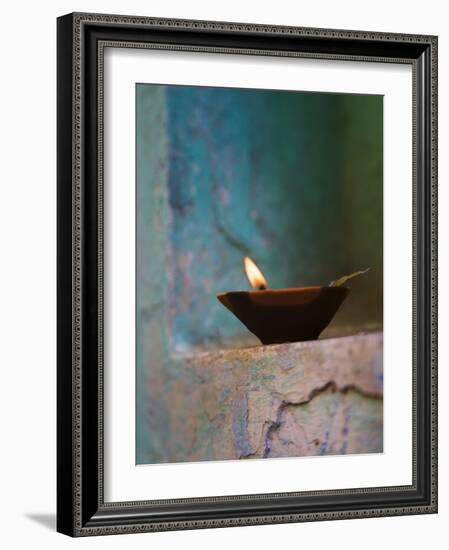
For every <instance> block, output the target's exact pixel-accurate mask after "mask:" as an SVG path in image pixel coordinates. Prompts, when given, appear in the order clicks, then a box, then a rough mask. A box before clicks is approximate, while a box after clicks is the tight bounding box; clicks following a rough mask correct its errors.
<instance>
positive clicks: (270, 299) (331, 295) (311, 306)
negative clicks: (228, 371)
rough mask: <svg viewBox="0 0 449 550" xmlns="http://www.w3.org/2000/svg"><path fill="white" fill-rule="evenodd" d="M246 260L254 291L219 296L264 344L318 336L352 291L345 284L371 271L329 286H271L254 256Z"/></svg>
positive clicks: (302, 339)
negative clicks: (253, 259)
mask: <svg viewBox="0 0 449 550" xmlns="http://www.w3.org/2000/svg"><path fill="white" fill-rule="evenodd" d="M243 263H244V268H245V272H246V275H247V277H248V279H249V282H250V283H251V285H252V287H253V289H254V290H251V291H236V292H224V293H221V294H218V295H217V298H218V299H219V300H220V302H221V303H222V304H223V305H224V306H225V307H227V308H228V309H229V310H230V311H231V312H232V313H233V314H234V315H235V316H236V317H237V318H238V319H239V320H240V321H241V322H242V323H243V324H244V325H245V326H246V328H247V329H248V330H249V331H250V332H252V333H253V334H255V335H256V336H257V337H258V338H259V340H260V341H261V342H262V343H263V344H280V343H284V342H300V341H304V340H315V339H317V338H318V337H319V335H320V334H321V332H322V331H323V330H324V329H325V328H326V327H327V325H328V324H329V323H330V322H331V320H332V318H333V317H334V315H335V314H336V312H337V310H338V308H339V307H340V305H341V304H342V303H343V301H344V299H345V298H346V296H347V295H348V293H349V288H348V287H346V286H343V285H344V283H346V281H348V280H349V279H352V278H353V277H355V276H357V275H361V274H362V273H366V271H368V270H367V269H366V270H364V271H358V272H356V273H352V274H351V275H346V276H344V277H341V278H340V279H338V280H336V281H333V282H332V283H330V284H329V285H328V286H308V287H299V288H282V289H269V288H268V286H267V281H266V279H265V277H264V276H263V273H262V272H261V270H260V269H259V268H258V267H257V265H256V264H255V263H254V262H253V261H252V260H251V258H248V257H247V258H245V259H244V262H243Z"/></svg>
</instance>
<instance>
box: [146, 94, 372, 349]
mask: <svg viewBox="0 0 449 550" xmlns="http://www.w3.org/2000/svg"><path fill="white" fill-rule="evenodd" d="M137 130H138V132H137V162H138V170H137V218H138V224H137V242H138V249H137V256H138V272H137V297H138V300H137V301H138V306H137V319H138V324H139V322H140V321H141V322H142V323H145V319H146V318H147V317H149V316H151V311H152V309H154V308H162V310H163V315H162V317H161V318H163V319H164V324H165V329H166V330H165V332H164V334H165V336H164V337H166V338H167V340H168V345H169V347H170V349H171V350H172V351H173V350H174V351H187V350H189V349H192V348H197V347H200V348H210V347H212V348H213V347H222V346H232V345H244V344H247V343H251V342H252V341H253V340H252V336H251V335H250V334H249V333H248V331H247V330H246V329H245V328H244V327H243V326H242V325H241V324H240V322H239V321H237V320H236V319H235V318H234V317H233V316H232V315H231V314H230V313H229V311H227V310H226V309H225V308H223V306H222V305H221V304H220V303H219V302H218V301H217V299H216V294H217V293H218V292H222V291H228V290H243V289H247V288H248V282H247V280H246V277H245V275H244V273H243V269H242V259H243V257H244V256H245V255H249V256H251V257H252V258H254V259H255V260H256V262H257V263H258V264H259V266H260V267H261V268H262V270H263V271H264V273H265V275H266V277H267V279H268V283H269V285H270V286H271V287H273V288H280V287H289V286H301V285H308V284H319V283H324V284H326V283H328V282H330V281H331V280H333V279H335V278H337V277H339V276H341V275H343V274H345V273H350V272H352V271H355V270H358V269H362V268H364V267H371V271H370V273H369V274H368V275H366V276H365V277H364V278H361V279H360V280H358V281H357V282H354V284H353V285H352V286H353V288H352V292H351V294H350V297H349V298H348V300H347V302H346V303H345V304H344V306H343V307H342V308H341V310H340V311H339V313H338V315H337V316H336V318H335V320H334V322H333V323H332V325H331V326H330V327H329V331H330V332H329V333H330V334H332V331H334V332H337V333H349V332H354V331H358V330H362V329H367V328H379V327H380V326H381V324H382V97H380V96H353V95H339V94H318V93H301V92H283V91H265V90H243V89H223V88H207V87H188V86H159V85H149V84H139V85H138V86H137ZM155 201H156V205H155ZM155 215H156V216H157V219H158V223H157V224H156V225H155V223H154V219H153V218H154V216H155ZM139 320H140V321H139ZM138 330H139V329H138ZM138 355H139V351H138Z"/></svg>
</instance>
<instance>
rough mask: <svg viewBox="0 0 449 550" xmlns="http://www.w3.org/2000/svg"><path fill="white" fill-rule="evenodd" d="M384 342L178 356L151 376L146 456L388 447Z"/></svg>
mask: <svg viewBox="0 0 449 550" xmlns="http://www.w3.org/2000/svg"><path fill="white" fill-rule="evenodd" d="M382 344H383V342H382V334H381V333H369V334H359V335H354V336H347V337H342V338H334V339H325V340H317V341H313V342H300V343H293V344H281V345H274V346H259V347H254V348H246V349H239V350H227V351H222V352H213V353H204V354H202V355H199V356H196V357H191V358H187V357H178V358H172V359H171V364H170V368H169V369H167V372H166V373H165V374H164V375H162V373H161V372H159V373H158V374H157V376H153V377H152V390H153V392H154V395H155V396H157V400H158V401H157V402H158V403H160V404H161V406H160V407H158V406H155V405H153V406H152V407H151V408H149V409H148V422H149V423H150V424H151V427H152V430H153V434H154V436H155V441H157V442H158V446H157V447H154V449H153V451H152V452H151V453H149V454H148V455H147V458H146V461H147V462H184V461H203V460H233V459H234V460H235V459H251V458H269V457H289V456H313V455H329V454H333V455H335V454H351V453H379V452H382V451H383V447H382V442H383V365H382V363H383V361H382V358H383V345H382ZM168 373H169V374H168Z"/></svg>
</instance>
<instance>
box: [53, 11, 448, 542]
mask: <svg viewBox="0 0 449 550" xmlns="http://www.w3.org/2000/svg"><path fill="white" fill-rule="evenodd" d="M57 30H58V39H57V40H58V57H57V73H58V74H57V80H58V104H57V110H58V125H57V132H58V140H57V141H58V167H57V178H58V203H57V208H58V218H57V219H58V221H57V229H58V247H57V249H58V261H57V265H58V288H57V295H58V296H57V298H58V353H57V357H58V384H57V386H58V387H57V391H58V401H57V402H58V424H57V434H58V444H57V449H58V466H57V477H58V494H57V530H58V531H59V532H61V533H65V534H67V535H71V536H88V535H103V534H117V533H132V532H143V531H162V530H174V529H199V528H211V527H222V526H239V525H258V524H266V523H284V522H301V521H313V520H330V519H339V518H363V517H373V516H392V515H404V514H420V513H435V512H436V511H437V37H435V36H423V35H404V34H385V33H378V32H362V31H343V30H330V29H312V28H296V27H280V26H265V25H253V24H245V23H220V22H205V21H186V20H173V19H155V18H148V17H131V16H129V17H128V16H122V15H117V16H116V15H103V14H85V13H74V14H69V15H65V16H63V17H60V18H58V21H57ZM104 42H108V43H110V42H114V43H117V44H121V45H122V47H126V46H129V45H130V44H131V43H136V42H137V43H139V44H140V45H141V46H142V47H144V46H148V45H149V44H153V45H158V46H161V45H163V47H164V48H166V49H175V48H176V49H186V50H189V49H190V50H191V49H200V50H203V51H211V50H212V49H214V51H217V48H218V49H220V48H224V49H226V55H231V54H232V53H243V52H244V53H250V54H253V55H274V56H276V55H283V56H285V55H287V56H288V55H295V56H305V57H315V58H324V59H342V60H345V59H348V60H358V61H363V62H367V63H369V62H372V61H378V62H384V63H389V62H394V63H407V64H411V65H412V68H413V113H412V116H413V135H414V143H413V191H414V204H413V215H414V220H413V232H414V237H413V241H414V242H413V251H414V254H413V277H414V280H413V315H414V319H413V321H414V322H413V395H412V396H411V398H412V399H413V483H412V485H410V486H398V487H373V488H364V489H348V490H338V491H336V490H329V491H315V492H304V493H282V494H264V495H246V496H245V495H243V496H242V495H238V496H234V497H226V498H224V497H223V498H221V497H212V496H211V497H205V498H196V499H179V500H170V501H151V494H149V495H148V501H142V502H137V503H136V502H119V503H105V502H104V498H103V477H102V472H103V468H102V465H103V462H102V460H103V439H102V436H103V431H102V430H103V409H102V404H103V386H102V384H103V378H102V375H103V363H102V344H103V343H102V314H103V303H102V300H103V298H102V281H103V264H102V243H103V226H102V208H103V202H102V201H103V194H102V193H103V190H102V149H101V146H99V144H100V145H101V139H102V135H101V130H102V120H101V118H99V116H100V114H101V113H100V111H99V105H100V104H101V101H102V70H103V67H102V44H103V43H104ZM180 490H181V489H180Z"/></svg>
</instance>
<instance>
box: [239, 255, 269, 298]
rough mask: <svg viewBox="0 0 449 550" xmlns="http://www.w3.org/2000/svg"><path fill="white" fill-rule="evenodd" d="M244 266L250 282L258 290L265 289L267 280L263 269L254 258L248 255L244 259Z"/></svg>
mask: <svg viewBox="0 0 449 550" xmlns="http://www.w3.org/2000/svg"><path fill="white" fill-rule="evenodd" d="M243 266H244V268H245V273H246V276H247V277H248V280H249V282H250V283H251V286H252V287H253V288H255V289H256V290H265V289H266V288H267V281H266V279H265V277H264V276H263V273H262V271H260V269H259V268H258V267H257V265H256V264H255V263H254V262H253V260H251V258H248V256H246V257H245V259H244V260H243Z"/></svg>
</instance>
